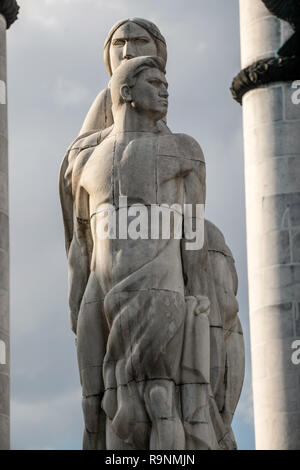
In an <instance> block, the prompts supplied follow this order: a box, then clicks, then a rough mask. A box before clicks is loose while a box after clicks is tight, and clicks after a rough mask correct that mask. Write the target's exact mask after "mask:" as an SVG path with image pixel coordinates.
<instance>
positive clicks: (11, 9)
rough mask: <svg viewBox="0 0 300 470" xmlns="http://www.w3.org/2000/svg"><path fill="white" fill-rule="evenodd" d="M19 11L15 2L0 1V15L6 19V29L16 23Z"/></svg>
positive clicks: (12, 0) (10, 0)
mask: <svg viewBox="0 0 300 470" xmlns="http://www.w3.org/2000/svg"><path fill="white" fill-rule="evenodd" d="M19 9H20V7H19V5H18V4H17V2H16V0H0V13H1V15H3V16H4V18H5V19H6V24H7V29H8V28H9V27H10V25H12V24H13V23H14V22H15V21H16V19H17V17H18V12H19Z"/></svg>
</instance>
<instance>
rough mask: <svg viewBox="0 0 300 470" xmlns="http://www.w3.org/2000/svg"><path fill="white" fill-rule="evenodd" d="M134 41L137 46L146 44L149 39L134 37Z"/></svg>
mask: <svg viewBox="0 0 300 470" xmlns="http://www.w3.org/2000/svg"><path fill="white" fill-rule="evenodd" d="M134 42H135V43H136V44H137V45H138V46H143V45H144V44H148V42H149V39H147V38H136V39H135V40H134Z"/></svg>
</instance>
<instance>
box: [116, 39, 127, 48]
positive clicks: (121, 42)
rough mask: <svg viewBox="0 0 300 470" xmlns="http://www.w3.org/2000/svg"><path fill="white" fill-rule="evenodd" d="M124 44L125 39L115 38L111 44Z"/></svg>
mask: <svg viewBox="0 0 300 470" xmlns="http://www.w3.org/2000/svg"><path fill="white" fill-rule="evenodd" d="M124 45H125V39H115V40H114V41H113V46H124Z"/></svg>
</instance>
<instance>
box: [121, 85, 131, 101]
mask: <svg viewBox="0 0 300 470" xmlns="http://www.w3.org/2000/svg"><path fill="white" fill-rule="evenodd" d="M120 95H121V96H122V98H123V100H124V101H125V102H126V103H131V101H132V96H131V91H130V88H129V86H128V85H122V86H121V87H120Z"/></svg>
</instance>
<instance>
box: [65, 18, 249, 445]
mask: <svg viewBox="0 0 300 470" xmlns="http://www.w3.org/2000/svg"><path fill="white" fill-rule="evenodd" d="M104 60H105V64H106V67H107V69H108V72H109V74H110V76H111V80H110V83H109V87H108V88H107V89H105V90H104V91H102V92H101V93H100V94H99V95H98V97H97V98H96V100H95V102H94V104H93V105H92V108H91V110H90V111H89V113H88V115H87V118H86V120H85V122H84V124H83V128H82V130H81V132H80V135H79V136H78V137H77V139H76V140H75V142H73V144H72V145H71V146H70V147H69V149H68V150H67V153H66V155H65V157H64V159H63V162H62V166H61V172H60V197H61V204H62V212H63V220H64V226H65V238H66V251H67V256H68V266H69V305H70V319H71V327H72V330H73V331H74V333H75V335H76V340H77V354H78V364H79V372H80V380H81V385H82V395H83V399H82V406H83V413H84V420H85V431H84V439H83V448H84V449H108V450H138V449H146V450H147V449H148V450H150V449H151V450H184V449H186V450H204V449H207V450H208V449H228V450H229V449H235V448H236V442H235V438H234V435H233V433H232V429H231V422H232V418H233V414H234V411H235V409H236V406H237V403H238V400H239V396H240V392H241V388H242V383H243V377H244V343H243V335H242V329H241V325H240V322H239V318H238V315H237V313H238V303H237V300H236V293H237V275H236V270H235V267H234V260H233V257H232V254H231V252H230V250H229V248H228V247H227V245H226V243H225V241H224V237H223V235H222V233H221V232H220V231H219V230H218V228H217V227H216V226H215V225H214V224H212V223H211V222H209V221H207V220H204V205H205V193H206V180H205V160H204V156H203V153H202V150H201V148H200V146H199V144H198V143H197V142H196V141H195V140H194V139H193V138H192V137H190V136H187V135H185V134H173V133H172V132H171V130H170V129H169V128H168V126H167V124H166V116H167V109H168V95H169V92H168V83H167V79H166V74H165V67H166V60H167V49H166V43H165V39H164V38H163V36H162V35H161V33H160V31H159V30H158V28H157V27H156V26H155V25H154V24H153V23H151V22H149V21H147V20H143V19H139V18H131V19H126V20H122V21H120V22H118V23H116V25H114V27H113V28H112V30H111V31H110V33H109V34H108V37H107V40H106V42H105V48H104ZM191 92H192V91H191Z"/></svg>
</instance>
